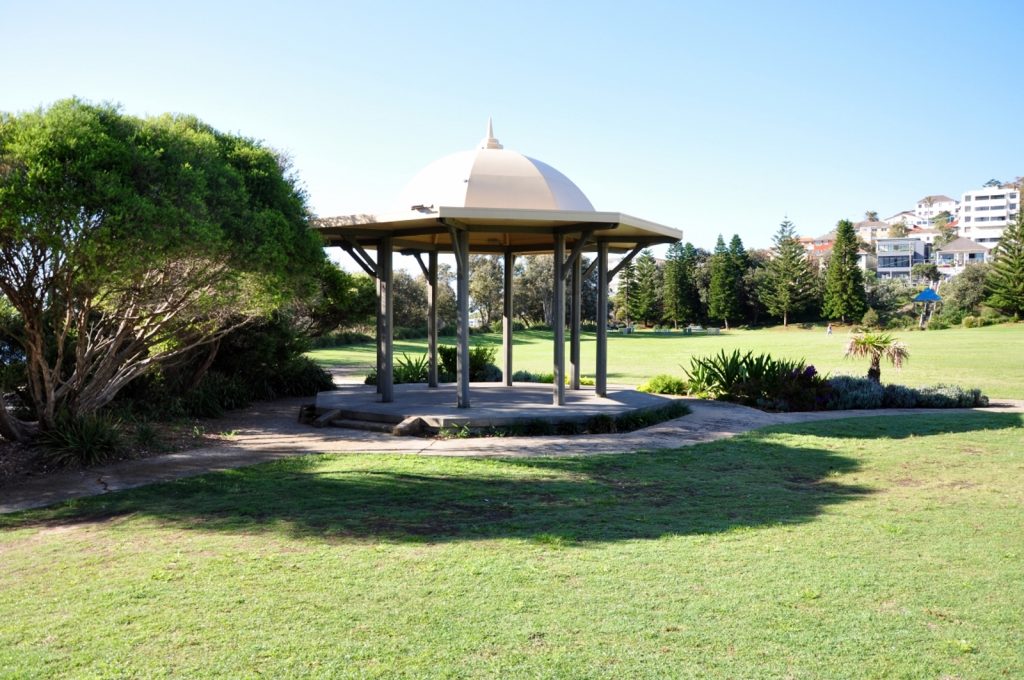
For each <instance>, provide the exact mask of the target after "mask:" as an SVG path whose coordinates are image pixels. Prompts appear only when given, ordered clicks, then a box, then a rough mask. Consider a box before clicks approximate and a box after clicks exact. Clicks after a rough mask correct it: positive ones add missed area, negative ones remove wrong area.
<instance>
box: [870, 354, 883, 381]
mask: <svg viewBox="0 0 1024 680" xmlns="http://www.w3.org/2000/svg"><path fill="white" fill-rule="evenodd" d="M868 380H871V381H872V382H881V381H882V366H881V358H880V357H871V367H870V368H869V369H868Z"/></svg>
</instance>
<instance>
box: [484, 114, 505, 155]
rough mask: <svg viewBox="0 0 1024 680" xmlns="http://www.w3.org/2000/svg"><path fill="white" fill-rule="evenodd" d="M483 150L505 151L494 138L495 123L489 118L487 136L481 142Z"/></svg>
mask: <svg viewBox="0 0 1024 680" xmlns="http://www.w3.org/2000/svg"><path fill="white" fill-rule="evenodd" d="M480 148H481V149H504V148H505V147H503V146H502V145H501V144H500V143H499V142H498V140H497V139H495V138H494V123H493V122H492V121H491V117H490V116H488V117H487V136H486V137H484V138H483V139H482V140H481V141H480Z"/></svg>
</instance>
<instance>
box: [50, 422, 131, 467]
mask: <svg viewBox="0 0 1024 680" xmlns="http://www.w3.org/2000/svg"><path fill="white" fill-rule="evenodd" d="M40 442H41V443H42V445H43V446H44V448H45V452H44V454H43V458H44V459H45V460H46V461H47V462H49V463H51V464H53V465H58V466H62V467H63V466H67V465H73V464H79V465H82V466H83V467H89V466H91V465H101V464H103V463H106V462H109V461H111V460H113V459H114V458H116V457H117V456H118V455H119V454H120V452H121V451H122V448H123V440H122V436H121V421H120V420H117V419H115V418H113V417H111V416H109V415H107V414H96V415H87V416H79V417H71V416H68V415H67V414H64V415H61V416H59V417H58V418H57V422H56V424H55V426H54V428H53V429H52V430H47V431H45V432H43V433H42V435H41V436H40Z"/></svg>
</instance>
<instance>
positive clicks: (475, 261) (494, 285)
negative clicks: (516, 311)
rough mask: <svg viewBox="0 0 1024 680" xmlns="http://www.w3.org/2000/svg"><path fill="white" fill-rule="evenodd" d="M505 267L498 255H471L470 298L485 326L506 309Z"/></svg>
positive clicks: (473, 308) (472, 306)
mask: <svg viewBox="0 0 1024 680" xmlns="http://www.w3.org/2000/svg"><path fill="white" fill-rule="evenodd" d="M504 269H505V268H504V265H503V263H502V262H501V258H500V257H498V256H497V255H470V256H469V299H470V303H471V308H472V310H473V311H475V312H478V313H479V314H480V320H481V322H482V323H483V325H484V326H490V325H491V322H493V321H494V320H495V319H498V318H500V317H501V314H502V310H503V309H504V299H505V297H504V290H505V274H504Z"/></svg>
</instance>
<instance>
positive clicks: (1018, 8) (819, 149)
mask: <svg viewBox="0 0 1024 680" xmlns="http://www.w3.org/2000/svg"><path fill="white" fill-rule="evenodd" d="M771 4H772V3H764V2H730V3H707V2H705V3H686V2H661V3H658V2H618V3H606V2H595V1H591V2H550V1H547V2H522V1H518V2H514V3H513V2H507V3H497V2H429V3H428V2H416V3H412V2H409V3H397V2H387V1H380V2H366V1H360V2H340V3H327V2H324V3H311V2H288V3H285V2H211V1H207V2H201V3H199V2H187V1H186V2H181V1H179V2H174V3H143V2H138V1H137V0H136V1H135V2H102V1H101V2H97V3H86V2H80V1H78V2H46V1H45V0H40V1H38V2H27V1H22V2H11V1H10V0H0V26H2V28H3V36H4V37H3V41H2V43H0V57H2V60H3V64H4V66H3V68H2V70H0V110H5V111H23V110H26V109H32V108H35V107H37V106H40V105H46V104H48V103H51V102H53V101H55V100H57V99H60V98H63V97H68V96H71V95H77V96H79V97H82V98H85V99H89V100H93V101H112V102H117V103H120V104H121V105H122V107H123V110H124V111H126V112H128V113H131V114H137V115H145V114H157V113H162V112H165V111H175V112H187V113H192V114H195V115H197V116H199V117H200V118H202V119H204V120H206V121H207V122H209V123H210V124H212V125H214V126H216V127H219V128H221V129H224V130H229V131H234V132H241V133H243V134H245V135H248V136H252V137H256V138H259V139H263V140H265V141H266V142H267V143H268V144H269V145H271V146H274V147H276V148H279V149H282V150H285V151H287V152H288V153H290V154H291V156H292V157H293V159H294V162H295V165H296V167H297V169H298V172H299V174H300V176H301V177H302V179H303V181H304V183H305V185H306V187H307V189H308V191H309V194H310V197H311V204H312V207H313V209H314V210H315V211H316V212H317V213H318V214H320V215H334V214H348V213H353V212H373V211H375V210H378V209H381V208H383V207H386V206H387V205H388V204H389V203H390V202H391V201H392V199H393V198H394V196H395V195H396V194H397V193H398V192H399V191H400V190H401V188H402V186H404V184H405V183H406V182H407V181H408V180H409V179H410V178H411V177H412V176H413V175H414V174H415V173H416V172H417V171H418V170H419V169H420V168H421V167H423V166H424V165H426V164H427V163H429V162H431V161H433V160H434V159H436V158H438V157H440V156H442V155H445V154H448V153H452V152H454V151H460V150H463V149H467V148H472V147H473V145H475V144H476V142H477V141H478V140H479V139H480V138H481V137H482V136H483V132H484V127H485V124H486V121H487V117H488V116H489V115H490V116H493V117H494V124H495V134H496V136H497V137H498V138H499V139H500V140H501V141H502V143H503V144H505V146H506V148H513V149H516V150H518V151H521V152H523V153H525V154H527V155H529V156H533V157H535V158H538V159H540V160H543V161H545V162H547V163H549V164H551V165H554V166H555V167H557V168H558V169H560V170H561V171H562V172H564V173H565V174H566V175H568V176H569V177H570V178H571V179H573V180H574V181H575V182H576V183H577V184H578V185H579V186H580V187H581V188H582V189H583V191H584V192H585V193H586V194H587V195H588V196H589V197H590V199H591V201H592V202H593V203H594V205H595V207H597V208H598V209H599V210H614V211H621V212H627V213H630V214H633V215H636V216H638V217H643V218H646V219H650V220H654V221H657V222H662V223H664V224H668V225H671V226H674V227H677V228H680V229H682V230H683V231H684V235H685V238H686V239H687V240H690V241H692V242H694V243H695V244H697V245H699V246H704V247H710V246H712V245H713V243H714V239H715V237H716V235H717V234H718V233H719V232H722V233H724V234H726V237H727V238H728V236H729V235H731V234H732V233H738V234H740V236H741V237H742V238H743V239H744V242H745V243H746V244H747V245H748V246H749V247H762V246H767V245H768V244H769V242H770V238H771V234H772V233H773V232H774V231H775V229H776V228H777V226H778V223H779V221H780V220H781V219H782V218H783V216H784V215H787V214H788V215H789V217H790V219H792V220H793V222H794V223H795V224H796V226H797V229H798V230H799V231H800V232H801V233H804V234H809V235H817V234H820V233H824V232H825V231H828V230H829V229H830V228H831V227H832V225H834V224H835V222H836V220H838V219H840V218H844V217H846V218H851V219H855V220H856V219H861V218H862V216H863V213H864V211H865V210H868V209H872V210H877V211H878V212H879V213H881V215H882V216H883V217H884V216H886V215H888V214H892V213H895V212H897V211H899V210H903V209H908V208H911V207H912V205H913V202H914V201H915V200H916V199H918V198H920V197H922V196H924V195H927V194H940V193H945V194H948V195H951V196H954V197H959V194H960V193H961V192H962V191H964V190H966V189H971V188H977V187H980V186H981V185H982V184H983V183H984V182H985V181H986V180H988V179H990V178H993V177H994V178H997V179H1001V180H1006V179H1011V178H1013V177H1014V176H1017V175H1021V174H1024V136H1022V134H1021V133H1022V130H1021V128H1022V121H1024V95H1022V87H1021V68H1022V66H1024V60H1022V58H1021V53H1020V45H1021V36H1022V35H1024V3H1022V2H1020V0H1016V1H1011V2H941V3H889V2H856V3H854V2H848V3H841V4H840V3H822V2H807V3H796V2H783V3H774V4H775V5H777V6H775V7H772V6H770V5H771Z"/></svg>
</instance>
